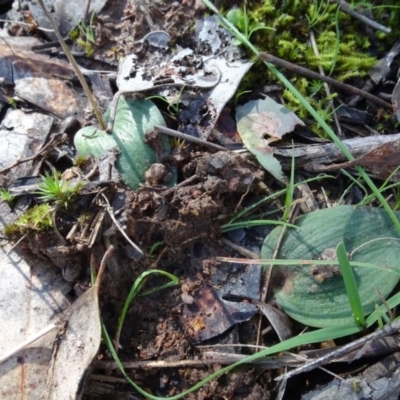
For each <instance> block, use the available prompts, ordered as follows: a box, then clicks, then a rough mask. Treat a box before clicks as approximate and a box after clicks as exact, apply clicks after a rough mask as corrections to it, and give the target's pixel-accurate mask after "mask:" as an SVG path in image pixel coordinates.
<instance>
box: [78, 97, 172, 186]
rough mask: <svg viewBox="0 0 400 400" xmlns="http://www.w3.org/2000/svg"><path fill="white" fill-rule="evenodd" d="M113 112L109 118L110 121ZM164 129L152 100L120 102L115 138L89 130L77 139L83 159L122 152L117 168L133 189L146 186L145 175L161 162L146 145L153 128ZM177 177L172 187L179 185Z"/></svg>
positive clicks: (80, 132) (96, 130) (83, 130)
mask: <svg viewBox="0 0 400 400" xmlns="http://www.w3.org/2000/svg"><path fill="white" fill-rule="evenodd" d="M108 117H109V112H107V113H106V115H105V120H106V121H107V120H108ZM155 124H157V125H164V126H165V121H164V119H163V117H162V115H161V113H160V111H159V110H158V108H157V107H156V106H155V104H154V103H152V102H151V101H150V100H131V99H128V100H125V99H124V98H122V97H121V98H120V100H119V102H118V108H117V113H116V117H115V123H114V129H113V132H112V134H111V135H109V134H107V133H106V132H105V131H102V130H100V129H97V128H95V127H85V128H82V129H81V130H79V131H78V132H77V134H76V135H75V138H74V143H75V147H76V149H77V150H78V153H79V154H81V155H83V156H93V157H100V156H101V155H102V154H104V153H105V152H106V151H107V150H110V149H118V151H119V153H120V155H119V156H118V159H117V162H116V167H117V169H118V171H119V173H120V175H121V178H122V180H123V181H124V182H125V183H126V184H127V185H128V186H130V187H131V188H132V189H137V188H138V187H139V185H140V184H141V183H144V182H145V178H144V174H145V172H146V171H147V170H148V169H149V167H150V166H151V164H154V163H156V162H157V155H156V152H155V151H154V150H153V149H152V148H151V147H150V146H148V145H147V144H145V143H144V137H145V135H146V133H148V132H150V131H152V130H153V126H154V125H155ZM162 144H163V147H164V149H165V150H168V149H169V148H170V146H169V142H168V139H167V138H166V137H165V136H163V138H162ZM175 175H176V174H174V177H173V178H172V179H171V181H170V182H169V184H171V185H173V184H174V183H175V182H176V176H175Z"/></svg>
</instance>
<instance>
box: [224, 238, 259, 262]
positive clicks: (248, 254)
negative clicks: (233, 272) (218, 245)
mask: <svg viewBox="0 0 400 400" xmlns="http://www.w3.org/2000/svg"><path fill="white" fill-rule="evenodd" d="M222 242H223V243H224V244H226V245H227V246H229V247H230V248H232V249H233V250H235V251H237V252H238V253H240V254H241V255H242V256H245V257H248V258H252V259H255V260H257V259H259V258H260V254H257V253H254V252H253V251H250V250H247V249H246V248H245V247H242V246H239V245H237V244H236V243H233V242H231V241H230V240H229V239H226V238H222Z"/></svg>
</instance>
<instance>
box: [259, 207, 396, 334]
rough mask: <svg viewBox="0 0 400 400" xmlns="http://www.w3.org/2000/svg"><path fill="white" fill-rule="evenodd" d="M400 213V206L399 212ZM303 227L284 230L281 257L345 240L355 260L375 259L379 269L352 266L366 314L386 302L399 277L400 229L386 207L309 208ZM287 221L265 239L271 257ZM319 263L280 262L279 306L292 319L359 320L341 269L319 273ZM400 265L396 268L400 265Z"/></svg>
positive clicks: (324, 323)
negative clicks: (282, 264)
mask: <svg viewBox="0 0 400 400" xmlns="http://www.w3.org/2000/svg"><path fill="white" fill-rule="evenodd" d="M396 215H397V216H398V217H399V218H400V212H396ZM296 225H297V226H298V227H299V228H298V229H294V230H288V232H287V233H286V234H285V236H284V238H283V241H282V245H281V246H280V249H279V253H278V255H277V257H276V258H278V259H296V260H311V259H318V258H320V257H321V255H323V253H324V252H325V251H326V250H327V249H330V248H335V247H336V246H337V245H338V244H339V243H340V242H341V241H343V242H344V244H345V246H346V250H347V252H349V253H350V259H351V261H357V262H368V263H372V264H376V265H378V266H379V267H381V268H380V269H375V268H366V267H355V268H354V269H353V271H354V275H355V278H356V282H357V285H358V290H359V293H360V298H361V303H362V309H363V312H364V315H367V314H369V313H371V312H372V311H373V310H374V307H375V304H381V303H382V301H381V299H380V296H379V295H378V294H377V290H379V292H380V293H381V294H382V296H383V297H384V298H386V297H387V296H388V295H389V294H390V292H391V291H392V290H393V288H394V287H395V286H396V284H397V282H398V281H399V278H400V268H399V267H398V260H399V259H400V234H399V232H398V231H397V230H396V228H395V227H394V225H393V223H392V221H391V220H390V219H389V217H388V216H387V213H386V211H384V210H382V209H378V208H372V207H361V208H356V207H353V206H337V207H333V208H329V209H324V210H319V211H315V212H312V213H309V214H307V215H305V216H303V217H301V218H299V219H298V220H297V221H296ZM281 231H282V227H277V228H275V229H274V230H273V231H272V232H271V233H270V234H269V235H268V236H267V238H266V239H265V241H264V244H263V247H262V251H261V255H262V257H263V258H267V259H268V258H272V255H273V252H274V249H275V247H276V246H277V243H278V240H279V235H280V234H281ZM315 268H316V265H314V266H313V265H297V266H289V265H288V266H285V267H278V266H275V267H274V270H273V276H274V280H273V281H274V282H275V285H274V291H275V296H276V301H277V303H278V304H279V306H280V307H281V308H282V309H283V310H284V311H285V312H286V313H287V314H288V315H289V316H291V317H292V318H293V319H295V320H297V321H299V322H301V323H303V324H305V325H309V326H315V327H333V326H344V325H346V324H351V323H354V318H353V316H352V310H351V307H350V303H349V299H348V296H347V294H346V289H345V286H344V282H343V278H342V276H341V275H340V273H335V267H334V266H332V273H330V274H324V275H323V277H321V274H319V275H318V278H316V275H315V274H314V270H315ZM396 268H397V269H396Z"/></svg>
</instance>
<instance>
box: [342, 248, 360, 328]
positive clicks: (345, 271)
mask: <svg viewBox="0 0 400 400" xmlns="http://www.w3.org/2000/svg"><path fill="white" fill-rule="evenodd" d="M336 255H337V258H338V261H339V265H340V269H341V270H342V277H343V281H344V285H345V287H346V292H347V297H348V298H349V302H350V306H351V309H352V311H353V317H354V319H355V321H356V322H357V324H358V325H360V327H364V323H365V320H364V313H363V308H362V304H361V299H360V293H359V292H358V287H357V283H356V278H355V277H354V272H353V269H352V268H351V265H350V260H349V257H348V256H347V253H346V248H345V246H344V243H343V242H341V243H339V245H338V246H337V248H336Z"/></svg>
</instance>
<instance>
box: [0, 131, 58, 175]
mask: <svg viewBox="0 0 400 400" xmlns="http://www.w3.org/2000/svg"><path fill="white" fill-rule="evenodd" d="M60 139H62V137H60V136H52V137H51V138H50V141H49V143H47V144H46V145H45V146H44V147H43V148H42V149H41V150H40V151H39V152H38V153H36V154H35V155H33V156H31V157H27V158H24V159H22V160H17V161H15V163H13V164H11V165H9V166H8V167H6V168H3V169H1V170H0V174H4V172H7V171H9V170H10V169H12V168H14V167H16V166H18V165H20V164H23V163H26V162H28V161H32V160H34V159H35V158H37V157H39V156H40V155H42V154H43V153H45V152H46V151H47V150H49V149H50V148H51V150H53V148H54V146H55V145H56V144H57V143H58V142H59V141H60Z"/></svg>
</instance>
